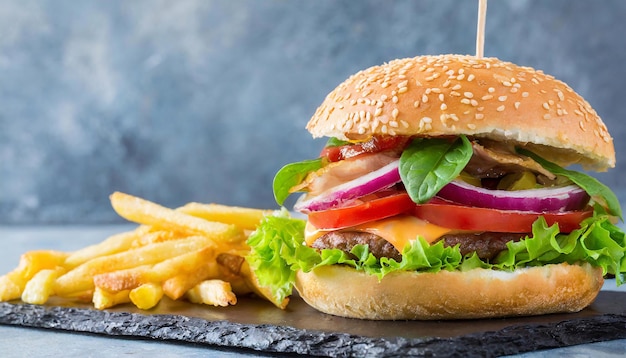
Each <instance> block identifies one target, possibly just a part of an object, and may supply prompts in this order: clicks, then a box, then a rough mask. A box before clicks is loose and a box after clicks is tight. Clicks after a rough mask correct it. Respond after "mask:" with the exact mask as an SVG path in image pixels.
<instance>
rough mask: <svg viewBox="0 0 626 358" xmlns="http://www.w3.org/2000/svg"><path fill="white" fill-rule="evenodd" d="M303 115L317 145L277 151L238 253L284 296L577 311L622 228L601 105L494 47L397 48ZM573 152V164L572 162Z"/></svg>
mask: <svg viewBox="0 0 626 358" xmlns="http://www.w3.org/2000/svg"><path fill="white" fill-rule="evenodd" d="M306 128H307V129H308V130H309V131H310V132H311V134H312V135H313V137H315V138H319V137H328V138H329V139H328V142H327V144H326V145H325V146H324V148H323V149H322V151H321V153H320V155H319V157H317V158H313V159H309V160H304V161H301V162H297V163H291V164H287V165H285V166H284V167H283V168H282V169H280V170H279V171H278V173H277V174H276V176H275V178H274V183H273V189H274V195H275V198H276V201H277V203H278V204H279V205H283V204H284V202H285V200H286V199H287V197H288V196H289V195H291V194H295V193H299V194H300V198H299V199H298V200H297V201H296V203H295V205H294V211H296V212H299V213H302V214H304V215H305V216H306V220H303V219H299V218H294V217H291V216H290V215H289V213H288V212H287V211H286V210H283V213H282V214H281V215H277V216H271V217H267V218H265V220H264V222H263V224H262V225H261V227H259V229H258V230H257V231H256V232H255V233H254V234H253V235H251V237H250V239H249V241H248V243H249V245H250V246H251V254H250V256H249V257H248V258H247V259H248V262H249V263H250V267H251V268H252V270H253V271H254V272H255V274H256V276H257V278H258V280H259V283H260V284H261V285H264V286H266V287H267V288H268V290H269V291H268V292H271V294H270V298H271V299H272V300H273V301H274V302H275V303H277V304H279V303H283V304H284V302H285V300H287V299H288V297H289V296H290V295H291V294H292V290H293V288H295V289H296V290H297V292H298V294H299V296H300V297H302V299H304V301H306V302H307V303H308V304H309V305H310V306H312V307H314V308H315V309H317V310H319V311H321V312H325V313H328V314H332V315H337V316H343V317H351V318H362V319H374V320H400V319H402V320H406V319H417V320H433V319H471V318H487V317H506V316H520V315H540V314H548V313H556V312H576V311H580V310H582V309H583V308H585V307H586V306H588V305H589V304H590V303H591V302H592V301H593V300H594V299H595V297H596V295H597V294H598V291H599V290H600V288H601V287H602V285H603V278H604V277H605V276H606V275H614V276H615V277H616V281H617V283H618V284H621V283H622V281H623V279H624V273H625V272H626V265H622V263H624V264H626V256H625V253H626V240H625V235H624V233H623V232H622V231H621V230H620V229H619V228H618V227H617V226H615V223H617V221H618V220H619V219H621V218H622V213H621V209H620V205H619V201H618V200H617V198H616V196H615V194H614V193H612V191H611V190H610V189H609V188H608V187H606V186H605V185H603V184H602V183H600V182H599V181H598V180H596V179H595V178H593V177H591V176H589V175H587V174H585V172H584V171H583V170H585V171H587V170H594V171H606V170H607V169H608V168H612V167H614V166H615V150H614V146H613V140H612V138H611V136H610V135H609V132H608V130H607V128H606V126H605V124H604V123H603V122H602V120H601V119H600V117H599V116H598V114H597V113H596V112H595V111H594V110H593V108H592V107H591V106H590V105H589V103H587V101H585V100H584V99H583V98H582V97H581V96H580V95H578V94H577V93H575V92H574V90H572V88H570V87H569V86H568V85H566V84H565V83H563V82H561V81H559V80H557V79H555V78H554V77H552V76H550V75H547V74H544V73H543V72H541V71H538V70H535V69H533V68H529V67H522V66H518V65H515V64H513V63H509V62H505V61H501V60H499V59H497V58H477V57H473V56H462V55H441V56H419V57H415V58H406V59H398V60H394V61H391V62H388V63H385V64H383V65H380V66H374V67H371V68H368V69H365V70H363V71H360V72H358V73H356V74H354V75H352V76H351V77H349V78H348V79H347V80H346V81H345V82H343V83H341V84H340V85H339V86H338V87H337V88H335V89H334V90H333V91H332V92H330V94H328V96H327V97H326V98H325V100H324V101H323V102H322V104H321V105H320V106H319V108H318V109H317V111H316V112H315V114H314V115H313V117H312V118H311V120H310V121H309V122H308V124H307V126H306ZM571 165H576V166H575V167H579V168H581V169H579V170H573V169H566V167H568V166H571Z"/></svg>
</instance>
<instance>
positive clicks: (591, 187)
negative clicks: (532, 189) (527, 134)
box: [517, 148, 623, 220]
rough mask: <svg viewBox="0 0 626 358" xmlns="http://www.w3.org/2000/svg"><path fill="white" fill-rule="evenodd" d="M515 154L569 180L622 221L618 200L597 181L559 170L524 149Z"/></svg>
mask: <svg viewBox="0 0 626 358" xmlns="http://www.w3.org/2000/svg"><path fill="white" fill-rule="evenodd" d="M517 152H518V153H520V154H523V155H525V156H527V157H531V158H532V159H534V160H535V161H536V162H537V163H539V164H541V166H542V167H544V168H545V169H547V170H549V171H550V172H552V173H553V174H556V175H562V176H564V177H566V178H568V179H569V180H571V181H572V182H574V184H576V185H578V186H579V187H581V188H583V190H585V191H586V192H587V194H589V196H591V197H592V198H594V200H601V201H602V204H603V206H605V207H606V208H607V209H608V211H609V214H611V215H613V216H617V217H619V218H620V219H622V220H623V217H622V209H621V207H620V205H619V200H618V199H617V196H616V195H615V194H614V193H613V192H612V191H611V189H610V188H609V187H608V186H606V185H604V184H602V183H601V182H600V181H599V180H598V179H596V178H594V177H592V176H590V175H587V174H585V173H581V172H577V171H574V170H568V169H564V168H561V167H560V166H559V165H557V164H555V163H552V162H550V161H548V160H545V159H543V158H541V157H540V156H538V155H537V154H535V153H533V152H530V151H528V150H526V149H522V148H517Z"/></svg>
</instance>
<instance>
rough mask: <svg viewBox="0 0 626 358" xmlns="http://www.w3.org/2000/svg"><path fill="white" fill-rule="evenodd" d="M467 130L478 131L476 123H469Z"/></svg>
mask: <svg viewBox="0 0 626 358" xmlns="http://www.w3.org/2000/svg"><path fill="white" fill-rule="evenodd" d="M467 128H469V129H476V125H475V124H474V123H468V124H467Z"/></svg>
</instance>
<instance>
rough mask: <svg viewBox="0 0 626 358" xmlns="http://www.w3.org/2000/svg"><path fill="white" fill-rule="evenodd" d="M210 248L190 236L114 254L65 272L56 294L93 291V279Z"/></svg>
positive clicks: (206, 241)
mask: <svg viewBox="0 0 626 358" xmlns="http://www.w3.org/2000/svg"><path fill="white" fill-rule="evenodd" d="M209 245H212V240H211V239H210V238H207V237H205V236H191V237H187V238H184V239H180V240H175V241H165V242H161V243H156V244H152V245H148V246H143V247H140V248H137V249H134V250H128V251H123V252H120V253H117V254H113V255H108V256H101V257H98V258H95V259H93V260H90V261H87V262H85V263H84V264H82V265H80V266H78V267H76V268H74V269H72V270H71V271H68V272H67V273H66V274H64V275H62V276H61V277H59V278H58V279H57V280H56V285H55V292H56V294H57V295H59V296H68V295H71V294H72V293H75V292H80V291H87V290H90V289H93V288H94V282H93V281H94V280H93V278H94V276H96V275H99V274H101V273H105V272H112V271H117V270H124V269H128V268H132V267H137V266H138V265H139V264H145V265H149V264H155V263H157V262H160V261H163V260H167V259H169V258H172V257H175V256H179V255H182V254H184V253H188V252H191V251H195V250H198V249H200V248H203V247H206V246H209Z"/></svg>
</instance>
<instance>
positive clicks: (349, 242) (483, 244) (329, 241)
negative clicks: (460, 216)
mask: <svg viewBox="0 0 626 358" xmlns="http://www.w3.org/2000/svg"><path fill="white" fill-rule="evenodd" d="M524 237H526V234H514V233H503V232H478V233H476V232H470V233H454V234H447V235H444V236H442V237H441V238H440V239H439V240H438V241H443V244H444V246H454V245H457V244H459V249H460V251H461V255H463V256H465V255H467V254H469V253H472V252H476V254H477V255H478V257H480V258H481V259H487V260H488V259H493V258H494V257H496V255H498V253H500V252H501V251H503V250H506V243H507V242H509V241H519V240H521V239H523V238H524ZM358 244H361V245H368V246H369V251H370V252H371V253H372V254H373V255H374V256H375V257H376V258H381V257H389V258H392V259H395V260H396V261H400V260H402V255H401V254H400V252H399V251H398V250H397V249H396V248H395V247H394V246H393V245H392V244H391V243H390V242H389V241H387V240H385V239H383V238H382V237H380V236H378V235H375V234H370V233H366V232H359V231H333V232H329V233H328V234H325V235H323V236H320V237H319V238H318V239H317V240H315V241H314V242H313V244H312V245H311V246H312V247H313V248H316V249H318V250H321V249H339V250H342V251H344V252H346V253H348V254H350V250H352V248H353V247H354V246H355V245H358Z"/></svg>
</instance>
